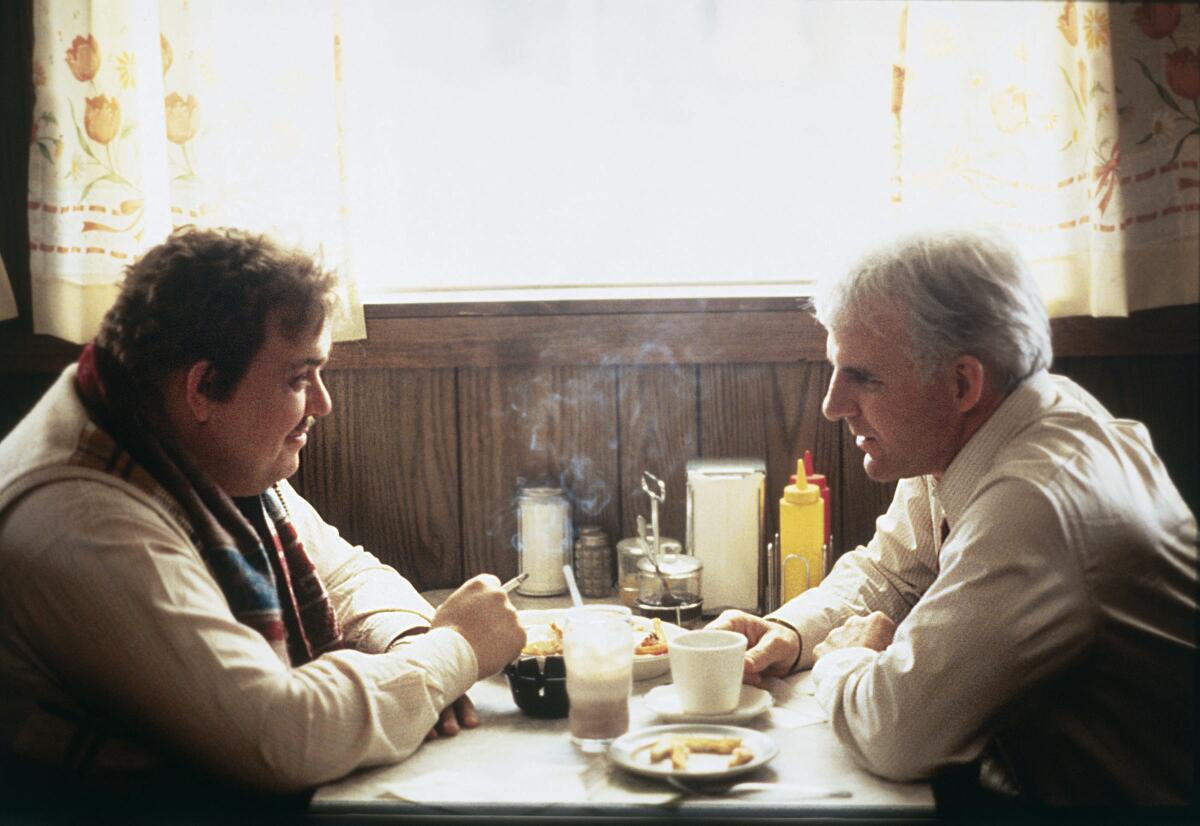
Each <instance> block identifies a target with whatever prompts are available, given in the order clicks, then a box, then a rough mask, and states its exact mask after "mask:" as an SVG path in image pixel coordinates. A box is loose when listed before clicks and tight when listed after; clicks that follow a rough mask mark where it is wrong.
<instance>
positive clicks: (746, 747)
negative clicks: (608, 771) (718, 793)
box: [608, 723, 779, 780]
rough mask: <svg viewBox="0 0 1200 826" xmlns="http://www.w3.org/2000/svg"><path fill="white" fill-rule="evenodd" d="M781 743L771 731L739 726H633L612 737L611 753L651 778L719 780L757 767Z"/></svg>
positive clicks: (771, 756) (610, 755)
mask: <svg viewBox="0 0 1200 826" xmlns="http://www.w3.org/2000/svg"><path fill="white" fill-rule="evenodd" d="M778 753H779V747H778V746H777V745H776V744H775V741H774V740H772V739H771V738H770V737H769V736H768V735H766V734H763V733H762V732H761V731H754V730H753V729H748V728H740V727H738V726H718V725H711V724H706V723H684V724H679V725H671V726H651V727H649V728H644V729H639V730H637V731H631V732H629V733H628V734H624V735H622V736H620V737H618V738H617V739H616V740H614V741H613V744H612V745H611V746H610V747H609V749H608V754H609V757H611V758H612V760H613V762H614V763H616V764H617V765H618V766H621V767H623V768H625V769H628V770H629V771H631V772H635V773H637V774H641V775H645V776H646V777H684V778H688V779H691V780H716V779H719V778H723V777H733V776H734V775H738V774H745V773H746V772H751V771H754V770H755V769H757V768H759V767H760V766H764V765H766V764H767V763H768V762H770V761H771V760H772V759H773V758H774V757H775V755H776V754H778Z"/></svg>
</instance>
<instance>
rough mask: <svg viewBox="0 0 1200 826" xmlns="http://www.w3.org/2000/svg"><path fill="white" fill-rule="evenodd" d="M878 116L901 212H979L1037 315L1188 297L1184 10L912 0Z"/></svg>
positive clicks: (1199, 75) (1189, 123)
mask: <svg viewBox="0 0 1200 826" xmlns="http://www.w3.org/2000/svg"><path fill="white" fill-rule="evenodd" d="M898 53H899V56H898V59H897V61H896V64H895V67H894V70H893V71H894V87H893V98H892V113H893V115H894V117H895V126H896V143H895V160H896V178H895V189H894V192H893V201H894V202H895V203H896V204H897V206H898V208H899V209H901V210H903V211H904V212H907V213H911V214H918V215H923V216H931V217H932V216H943V215H950V216H954V218H955V219H956V220H960V219H963V218H967V219H969V220H979V221H985V222H988V223H991V224H994V225H998V226H1000V227H1001V228H1003V229H1004V230H1005V231H1006V232H1007V233H1008V234H1009V235H1010V236H1012V237H1013V238H1014V239H1015V240H1016V241H1017V242H1018V244H1019V245H1020V246H1021V247H1022V249H1023V250H1024V251H1025V253H1026V255H1027V256H1028V257H1029V258H1031V259H1032V261H1033V267H1034V271H1035V272H1036V273H1037V275H1038V277H1039V279H1040V281H1041V283H1042V285H1043V292H1044V295H1045V297H1046V301H1047V305H1048V306H1049V308H1050V311H1051V315H1054V316H1068V315H1093V316H1113V315H1118V316H1119V315H1126V314H1128V313H1129V312H1131V311H1133V310H1140V309H1147V308H1151V307H1162V306H1167V305H1172V304H1192V303H1196V302H1197V300H1198V299H1200V297H1198V291H1200V244H1198V241H1200V174H1198V172H1197V159H1198V157H1200V4H1195V3H1189V4H1186V5H1184V4H1173V3H1076V2H1034V3H991V2H911V3H908V4H905V7H904V8H903V9H902V11H901V15H900V21H899V49H898Z"/></svg>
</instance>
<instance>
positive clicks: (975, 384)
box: [951, 355, 987, 413]
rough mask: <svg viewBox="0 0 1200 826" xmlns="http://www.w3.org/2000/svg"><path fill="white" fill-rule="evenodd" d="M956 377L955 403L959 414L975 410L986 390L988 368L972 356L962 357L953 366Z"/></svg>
mask: <svg viewBox="0 0 1200 826" xmlns="http://www.w3.org/2000/svg"><path fill="white" fill-rule="evenodd" d="M951 369H952V370H953V375H954V403H955V406H956V407H957V408H958V412H959V413H968V412H970V411H971V410H973V409H975V407H976V405H978V404H979V400H980V399H981V398H983V394H984V391H985V390H986V386H985V385H986V382H987V368H986V367H984V366H983V362H981V361H980V360H979V359H977V358H975V357H974V356H971V355H961V356H959V357H958V358H956V359H955V360H954V363H953V364H952V365H951Z"/></svg>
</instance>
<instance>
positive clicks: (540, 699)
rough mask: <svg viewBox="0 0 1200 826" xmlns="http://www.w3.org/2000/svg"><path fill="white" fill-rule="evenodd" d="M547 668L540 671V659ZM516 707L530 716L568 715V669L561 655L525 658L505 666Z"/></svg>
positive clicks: (551, 716)
mask: <svg viewBox="0 0 1200 826" xmlns="http://www.w3.org/2000/svg"><path fill="white" fill-rule="evenodd" d="M539 659H541V660H542V661H543V662H544V665H543V666H542V667H541V668H539V667H538V660H539ZM504 676H505V677H508V687H509V688H510V689H512V696H513V701H514V702H515V703H516V704H517V708H519V709H521V711H523V712H525V713H526V714H528V715H529V716H530V717H543V718H547V719H552V718H557V717H566V716H567V667H566V664H565V663H564V662H563V658H562V656H561V655H559V656H551V657H544V658H539V657H522V658H521V659H519V660H517V661H516V662H515V663H509V664H508V665H506V666H505V667H504Z"/></svg>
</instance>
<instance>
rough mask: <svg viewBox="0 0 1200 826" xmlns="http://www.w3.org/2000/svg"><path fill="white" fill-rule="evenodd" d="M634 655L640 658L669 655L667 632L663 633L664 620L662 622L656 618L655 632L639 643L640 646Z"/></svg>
mask: <svg viewBox="0 0 1200 826" xmlns="http://www.w3.org/2000/svg"><path fill="white" fill-rule="evenodd" d="M633 653H634V654H637V655H638V656H643V655H651V656H657V655H659V654H666V653H667V634H666V632H665V631H663V624H662V620H660V619H659V618H658V617H655V618H654V630H653V631H651V632H650V633H649V634H647V635H646V636H645V637H644V638H643V639H642V641H641V642H639V643H638V646H637V648H635V649H634V652H633Z"/></svg>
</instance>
